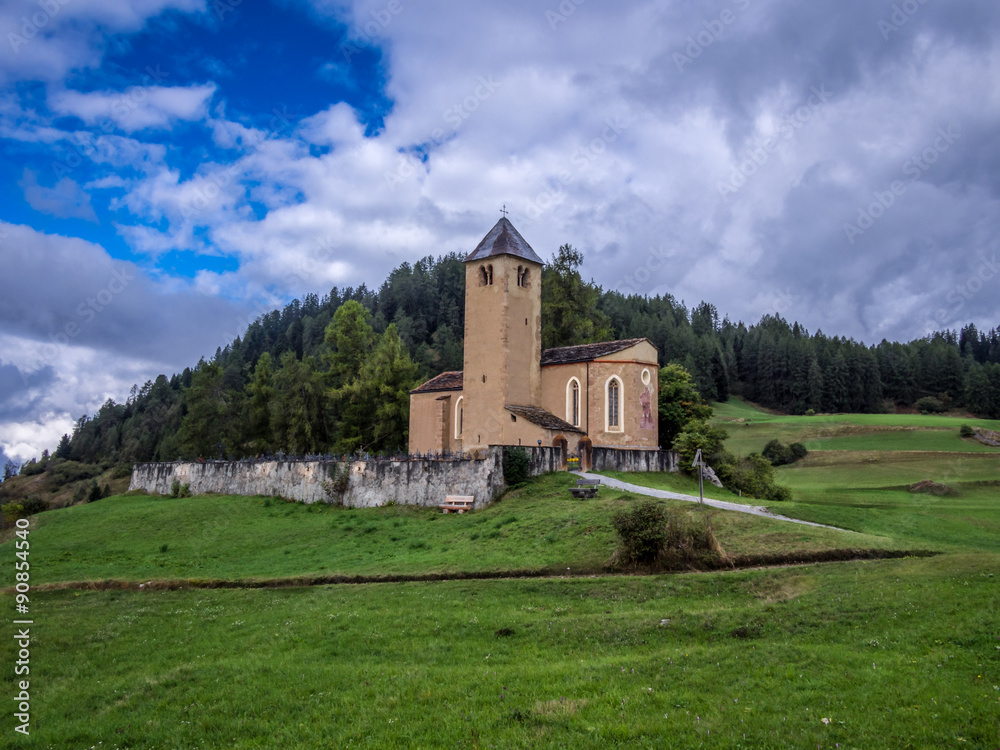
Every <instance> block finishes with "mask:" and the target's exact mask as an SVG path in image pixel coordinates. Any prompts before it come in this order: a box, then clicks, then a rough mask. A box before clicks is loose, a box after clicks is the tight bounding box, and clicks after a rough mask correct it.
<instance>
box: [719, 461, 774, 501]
mask: <svg viewBox="0 0 1000 750" xmlns="http://www.w3.org/2000/svg"><path fill="white" fill-rule="evenodd" d="M717 469H718V472H717V473H718V476H719V479H720V480H722V483H723V484H724V485H725V486H726V487H728V488H729V489H730V490H734V491H735V490H739V491H741V492H742V493H743V494H744V495H747V496H749V497H756V498H760V499H762V500H777V501H783V500H791V497H792V494H791V492H790V491H789V490H788V489H787V488H786V487H782V486H780V485H777V484H775V483H774V469H773V467H772V466H771V462H770V461H768V460H767V459H766V458H764V457H763V456H762V455H760V454H759V453H751V454H750V455H749V456H747V457H746V458H740V459H736V460H733V461H729V462H726V463H722V464H720V465H719V466H718V467H717Z"/></svg>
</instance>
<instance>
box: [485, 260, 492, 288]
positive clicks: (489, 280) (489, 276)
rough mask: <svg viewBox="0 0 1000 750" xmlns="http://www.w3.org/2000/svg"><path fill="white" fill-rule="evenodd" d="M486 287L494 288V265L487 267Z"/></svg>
mask: <svg viewBox="0 0 1000 750" xmlns="http://www.w3.org/2000/svg"><path fill="white" fill-rule="evenodd" d="M486 286H493V265H492V264H490V265H488V266H486Z"/></svg>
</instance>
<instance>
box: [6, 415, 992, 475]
mask: <svg viewBox="0 0 1000 750" xmlns="http://www.w3.org/2000/svg"><path fill="white" fill-rule="evenodd" d="M958 434H959V435H961V436H962V437H964V438H970V437H975V436H976V431H975V430H974V429H972V428H971V427H969V425H967V424H963V425H962V426H961V427H959V428H958ZM21 472H22V473H24V469H21Z"/></svg>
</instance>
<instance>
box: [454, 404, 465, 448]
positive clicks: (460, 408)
mask: <svg viewBox="0 0 1000 750" xmlns="http://www.w3.org/2000/svg"><path fill="white" fill-rule="evenodd" d="M464 428H465V396H459V397H458V402H457V403H456V404H455V438H456V439H457V438H461V437H462V430H463V429H464Z"/></svg>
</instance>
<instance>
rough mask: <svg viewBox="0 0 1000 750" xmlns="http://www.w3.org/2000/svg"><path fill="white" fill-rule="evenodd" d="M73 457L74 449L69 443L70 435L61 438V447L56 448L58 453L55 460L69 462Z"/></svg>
mask: <svg viewBox="0 0 1000 750" xmlns="http://www.w3.org/2000/svg"><path fill="white" fill-rule="evenodd" d="M72 455H73V452H72V447H71V446H70V443H69V435H66V434H64V435H63V436H62V437H61V438H59V445H58V446H56V452H55V454H54V456H55V458H61V459H63V460H65V461H69V459H70V457H71V456H72Z"/></svg>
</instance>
